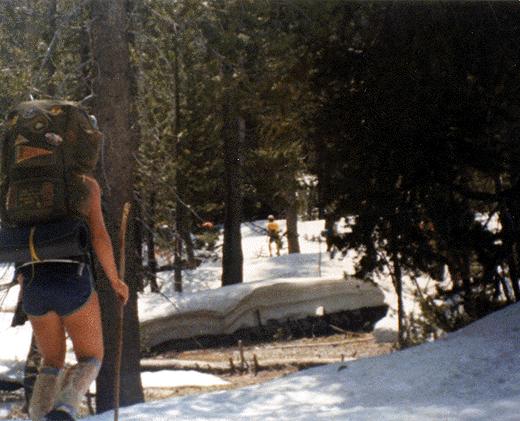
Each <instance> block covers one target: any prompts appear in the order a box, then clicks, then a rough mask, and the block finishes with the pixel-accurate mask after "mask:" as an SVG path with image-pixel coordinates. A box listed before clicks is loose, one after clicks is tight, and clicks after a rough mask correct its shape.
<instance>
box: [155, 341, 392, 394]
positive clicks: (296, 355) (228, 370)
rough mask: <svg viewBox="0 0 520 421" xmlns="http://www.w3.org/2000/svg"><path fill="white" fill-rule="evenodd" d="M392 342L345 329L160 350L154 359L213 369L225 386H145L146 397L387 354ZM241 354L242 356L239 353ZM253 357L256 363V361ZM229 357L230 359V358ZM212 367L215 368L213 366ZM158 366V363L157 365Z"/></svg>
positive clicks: (231, 386)
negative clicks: (263, 340)
mask: <svg viewBox="0 0 520 421" xmlns="http://www.w3.org/2000/svg"><path fill="white" fill-rule="evenodd" d="M394 349H395V347H394V345H393V344H391V343H377V342H376V341H375V339H374V337H373V335H372V334H370V333H350V332H348V333H344V334H336V335H331V336H321V337H315V338H303V339H296V340H284V341H280V342H270V343H262V344H254V345H243V346H242V347H240V346H239V345H238V344H237V346H234V347H227V348H208V349H199V350H191V351H182V352H168V353H164V354H162V355H161V356H160V357H159V358H157V359H156V360H155V361H158V362H161V361H162V362H164V363H166V364H168V362H169V361H175V362H177V363H178V362H185V363H187V365H188V366H189V367H190V368H196V367H195V366H198V367H199V368H200V369H202V370H204V371H206V372H215V374H217V375H218V376H219V377H220V378H222V379H224V380H226V381H228V382H229V384H228V385H225V386H212V387H178V388H173V389H149V390H146V393H145V394H146V400H154V399H161V398H165V397H171V396H182V395H189V394H195V393H206V392H209V391H215V390H226V389H236V388H240V387H244V386H249V385H253V384H259V383H264V382H266V381H269V380H272V379H275V378H278V377H283V376H286V375H287V374H290V373H294V372H296V371H298V370H300V369H303V368H306V367H312V366H317V365H321V364H327V363H331V362H340V361H342V360H351V359H358V358H366V357H373V356H378V355H383V354H388V353H390V352H392V351H393V350H394ZM241 355H243V358H242V357H241ZM255 359H256V361H257V363H255ZM230 361H232V363H231V362H230ZM191 366H193V367H191ZM212 367H213V368H214V369H212ZM157 368H161V367H157Z"/></svg>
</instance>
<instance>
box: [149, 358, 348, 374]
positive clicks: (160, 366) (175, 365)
mask: <svg viewBox="0 0 520 421" xmlns="http://www.w3.org/2000/svg"><path fill="white" fill-rule="evenodd" d="M347 360H348V359H347ZM231 361H232V360H231ZM341 361H345V359H344V358H342V357H338V358H297V359H266V360H258V358H257V361H254V360H252V364H248V365H253V366H254V367H255V370H256V371H260V370H281V369H284V368H291V367H292V368H296V369H298V370H301V369H304V368H310V367H316V366H319V365H325V364H334V363H339V362H341ZM159 370H196V371H200V372H203V373H211V374H228V373H233V371H235V372H236V371H241V370H240V367H237V366H236V365H235V364H234V363H233V364H231V363H230V362H229V361H225V362H224V361H222V362H221V361H201V360H179V359H174V358H168V359H142V360H141V371H159Z"/></svg>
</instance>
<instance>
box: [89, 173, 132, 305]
mask: <svg viewBox="0 0 520 421" xmlns="http://www.w3.org/2000/svg"><path fill="white" fill-rule="evenodd" d="M87 182H88V184H89V190H90V197H89V215H88V222H89V227H90V236H91V241H92V247H93V248H94V252H95V253H96V256H97V258H98V260H99V262H100V263H101V266H102V267H103V271H104V272H105V275H106V276H107V278H108V280H109V281H110V285H111V286H112V288H113V289H114V291H115V293H116V294H117V296H118V297H119V299H120V300H121V301H122V302H123V303H125V304H126V302H127V301H128V294H129V293H128V285H126V284H125V283H124V282H123V281H122V280H121V279H119V275H118V273H117V267H116V263H115V258H114V248H113V247H112V240H111V239H110V236H109V235H108V232H107V229H106V227H105V221H104V219H103V212H102V211H101V189H100V188H99V184H98V183H97V181H95V180H94V179H91V178H88V181H87Z"/></svg>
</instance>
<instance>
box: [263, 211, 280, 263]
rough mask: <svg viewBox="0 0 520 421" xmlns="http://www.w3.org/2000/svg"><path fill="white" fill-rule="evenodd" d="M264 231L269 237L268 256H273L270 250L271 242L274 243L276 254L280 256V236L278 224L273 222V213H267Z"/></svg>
mask: <svg viewBox="0 0 520 421" xmlns="http://www.w3.org/2000/svg"><path fill="white" fill-rule="evenodd" d="M266 231H267V236H268V237H269V243H268V245H269V256H270V257H272V256H273V252H272V250H271V244H272V243H275V245H276V255H277V256H280V249H281V248H282V237H281V235H280V226H279V225H278V223H276V222H275V220H274V216H273V215H269V216H268V217H267V225H266Z"/></svg>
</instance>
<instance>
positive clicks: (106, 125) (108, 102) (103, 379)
mask: <svg viewBox="0 0 520 421" xmlns="http://www.w3.org/2000/svg"><path fill="white" fill-rule="evenodd" d="M91 11H92V28H91V33H92V47H93V59H94V62H95V65H96V68H97V70H98V74H97V77H96V80H95V82H94V93H95V95H96V97H95V107H94V111H95V113H96V114H97V117H98V121H99V126H100V129H101V130H102V131H103V132H104V134H105V142H104V150H103V155H104V160H103V161H102V162H104V164H105V165H104V168H103V169H102V171H99V174H101V177H100V181H101V185H102V188H103V193H104V199H105V202H104V205H105V206H104V210H105V217H106V225H107V228H108V231H109V233H110V235H111V238H112V240H113V243H114V249H115V250H116V251H117V250H119V244H118V235H117V233H118V229H119V224H120V218H121V212H122V209H123V205H124V203H125V202H127V201H128V202H131V203H132V202H134V195H133V188H134V174H135V171H134V168H135V160H134V153H135V151H136V150H137V147H138V142H137V136H136V134H135V133H134V132H133V131H132V128H131V116H132V112H131V78H130V76H131V68H130V61H129V48H128V42H127V39H126V32H125V31H126V29H127V18H126V2H125V1H124V0H112V1H106V0H93V1H92V3H91ZM107 163H110V165H106V164H107ZM134 205H135V204H134ZM133 209H137V206H133ZM135 215H136V213H135V212H134V213H133V216H131V218H130V221H129V226H128V233H127V250H128V251H129V252H127V256H126V268H127V274H128V276H127V277H126V279H125V281H126V282H127V283H128V285H129V287H130V299H129V301H128V304H127V305H126V306H125V309H124V325H123V358H122V364H121V385H123V387H121V390H120V397H121V398H120V402H121V405H122V406H127V405H131V404H134V403H138V402H143V401H144V396H143V390H142V385H141V378H140V368H139V362H140V340H139V321H138V316H137V290H138V286H139V275H140V274H141V273H142V267H141V261H140V258H141V257H140V254H139V252H136V250H140V238H139V237H140V232H139V230H138V227H137V221H136V218H135ZM98 292H99V298H100V303H101V310H102V312H101V313H102V319H103V339H104V345H105V358H104V360H103V365H102V367H101V372H100V374H99V377H98V379H97V394H96V410H97V412H98V413H100V412H104V411H107V410H110V409H113V402H114V374H115V373H114V366H115V364H114V362H115V355H116V350H117V343H116V331H115V328H116V326H117V323H116V320H117V319H116V318H117V305H118V303H117V298H116V297H115V294H114V293H113V291H112V288H111V287H110V285H109V283H108V281H107V280H106V279H102V280H101V282H99V285H98Z"/></svg>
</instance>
